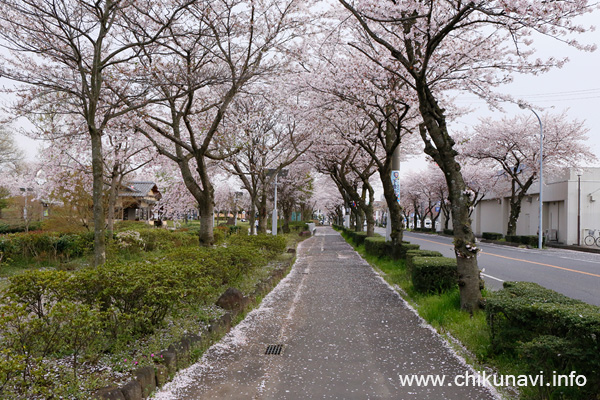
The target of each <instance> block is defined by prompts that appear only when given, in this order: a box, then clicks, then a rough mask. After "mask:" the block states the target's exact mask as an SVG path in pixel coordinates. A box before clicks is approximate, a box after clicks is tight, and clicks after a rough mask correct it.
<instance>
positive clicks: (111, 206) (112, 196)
mask: <svg viewBox="0 0 600 400" xmlns="http://www.w3.org/2000/svg"><path fill="white" fill-rule="evenodd" d="M118 170H119V167H118V164H117V163H115V165H114V166H113V171H112V176H111V180H110V191H109V193H108V210H107V219H108V221H107V222H108V223H107V226H106V232H107V235H106V236H108V240H112V237H113V232H114V224H115V206H116V203H117V193H118V187H119V186H121V185H120V183H121V180H120V179H119V178H118V172H119V171H118Z"/></svg>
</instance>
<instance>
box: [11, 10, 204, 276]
mask: <svg viewBox="0 0 600 400" xmlns="http://www.w3.org/2000/svg"><path fill="white" fill-rule="evenodd" d="M193 1H194V0H189V1H186V0H181V1H179V0H175V1H164V0H148V1H144V2H136V1H124V0H94V1H92V0H55V1H39V0H6V1H2V2H1V3H0V39H1V42H0V45H1V46H2V47H4V48H5V49H6V50H8V54H3V55H2V56H1V58H0V75H2V77H5V78H8V79H11V80H13V81H15V82H17V83H21V84H22V85H21V86H18V87H16V88H14V89H8V90H5V91H8V92H10V93H13V94H16V95H17V96H18V101H17V102H16V104H15V105H14V107H12V108H13V111H14V112H16V113H17V115H22V116H27V115H31V114H34V115H35V114H39V113H44V112H58V113H61V114H64V115H73V116H77V117H78V118H80V119H81V121H82V122H83V123H84V125H85V126H86V130H87V135H88V138H89V140H90V143H91V149H92V174H93V194H92V195H93V199H94V230H95V237H94V264H95V265H101V264H103V263H104V261H105V258H106V256H105V243H104V242H105V239H104V237H105V235H104V229H105V209H104V206H103V202H102V196H103V190H104V187H103V186H104V171H103V164H102V156H103V152H102V137H103V134H104V130H105V129H106V127H107V125H108V124H109V123H110V121H111V120H112V119H113V118H116V117H119V116H121V115H124V114H126V113H128V112H130V111H131V110H132V109H134V108H137V107H139V106H140V105H141V104H143V103H145V102H146V96H145V93H146V88H144V87H140V84H139V79H138V77H139V74H140V71H138V70H137V69H136V66H137V63H138V62H139V61H140V59H141V58H144V57H149V56H150V47H149V46H145V47H144V49H145V50H146V51H144V52H141V51H140V48H141V46H143V45H148V44H149V43H152V42H154V41H156V40H157V39H159V38H160V37H161V35H162V34H163V32H165V29H166V28H167V27H168V26H169V25H170V24H171V23H172V21H173V20H175V19H177V17H178V16H179V14H180V12H181V10H182V9H183V8H185V7H187V6H188V4H189V3H191V2H193ZM132 69H133V70H135V71H136V72H135V73H132V72H133V71H132ZM127 76H129V77H130V78H129V79H124V77H127Z"/></svg>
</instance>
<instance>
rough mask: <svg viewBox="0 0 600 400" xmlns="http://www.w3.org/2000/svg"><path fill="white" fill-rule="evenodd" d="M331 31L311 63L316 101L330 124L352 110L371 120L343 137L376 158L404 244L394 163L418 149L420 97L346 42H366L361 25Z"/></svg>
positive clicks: (397, 237)
mask: <svg viewBox="0 0 600 400" xmlns="http://www.w3.org/2000/svg"><path fill="white" fill-rule="evenodd" d="M327 32H328V36H327V40H325V44H321V43H320V47H319V59H320V62H317V63H314V65H312V66H311V68H312V74H310V75H309V78H308V83H307V86H309V87H310V88H311V89H312V90H313V91H314V92H315V93H316V95H315V96H314V97H315V98H314V99H313V103H314V104H315V105H317V106H318V107H319V108H321V109H327V110H328V114H327V118H328V120H329V122H328V123H329V124H333V125H340V124H344V123H346V119H347V118H348V116H349V115H356V114H357V113H358V114H359V115H361V118H362V119H363V120H364V123H368V124H369V125H370V126H369V129H366V127H365V128H363V129H361V130H359V131H356V130H347V132H346V134H345V135H342V137H343V138H344V139H345V140H348V141H350V142H351V143H352V144H353V145H355V146H358V147H361V148H362V149H363V151H364V152H366V154H367V155H369V156H370V157H371V159H372V160H373V162H374V163H375V165H376V167H377V172H378V173H379V177H380V179H381V182H382V187H383V192H384V197H385V199H386V203H387V205H388V210H389V217H388V221H389V222H391V227H392V229H391V240H392V243H393V244H394V245H397V244H400V243H401V242H402V214H401V207H400V205H399V204H400V203H399V201H398V198H397V195H396V192H395V190H394V186H393V183H392V179H391V175H392V165H393V162H394V159H395V158H399V157H400V156H403V157H405V156H406V155H408V154H411V153H413V152H415V151H416V149H415V141H414V140H413V138H415V135H411V133H413V132H416V120H415V113H414V112H413V109H415V107H414V105H415V100H416V99H415V96H414V95H413V94H412V93H410V92H409V91H407V90H405V87H404V82H402V81H401V80H398V79H397V78H396V76H395V75H394V74H392V73H389V72H388V71H385V70H382V69H380V68H379V67H378V66H377V65H374V64H373V63H371V62H370V61H369V60H368V59H366V58H365V57H364V56H363V54H362V53H361V52H360V51H359V50H358V49H357V47H355V46H349V45H348V44H347V43H346V42H347V38H348V37H352V38H355V39H356V40H359V41H362V43H364V40H363V39H362V36H364V35H362V32H361V31H360V26H356V25H355V24H349V23H348V21H346V23H345V24H336V25H335V28H334V29H331V30H328V31H327ZM382 56H383V55H382ZM350 119H353V118H350Z"/></svg>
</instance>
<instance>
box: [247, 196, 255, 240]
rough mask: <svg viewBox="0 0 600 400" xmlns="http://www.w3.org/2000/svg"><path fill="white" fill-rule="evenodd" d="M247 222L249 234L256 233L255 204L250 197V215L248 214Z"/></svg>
mask: <svg viewBox="0 0 600 400" xmlns="http://www.w3.org/2000/svg"><path fill="white" fill-rule="evenodd" d="M248 222H250V234H251V235H256V225H255V224H256V205H255V204H254V199H250V215H248Z"/></svg>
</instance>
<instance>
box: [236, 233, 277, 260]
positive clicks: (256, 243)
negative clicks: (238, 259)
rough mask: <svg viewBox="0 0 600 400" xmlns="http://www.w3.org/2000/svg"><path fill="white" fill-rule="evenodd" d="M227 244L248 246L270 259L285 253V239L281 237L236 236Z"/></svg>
mask: <svg viewBox="0 0 600 400" xmlns="http://www.w3.org/2000/svg"><path fill="white" fill-rule="evenodd" d="M229 244H230V245H232V246H250V247H252V248H254V249H257V250H259V251H261V252H262V253H263V254H264V255H265V256H267V257H269V258H271V257H274V256H276V255H278V254H281V253H283V252H284V251H285V247H286V239H285V237H284V236H281V235H277V236H273V235H238V236H231V237H230V239H229Z"/></svg>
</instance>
